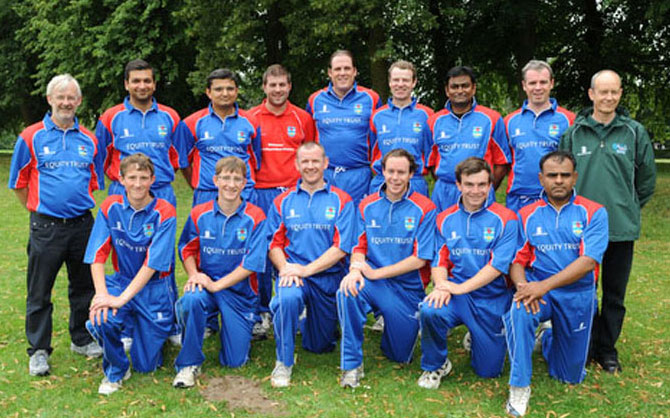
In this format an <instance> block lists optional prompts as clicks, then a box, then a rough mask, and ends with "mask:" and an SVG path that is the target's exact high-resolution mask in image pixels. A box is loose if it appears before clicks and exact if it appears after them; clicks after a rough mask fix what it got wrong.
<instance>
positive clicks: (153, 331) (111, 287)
mask: <svg viewBox="0 0 670 418" xmlns="http://www.w3.org/2000/svg"><path fill="white" fill-rule="evenodd" d="M129 283H130V280H129V279H126V278H122V277H119V276H118V275H112V276H108V277H107V291H108V292H109V294H111V295H113V296H118V295H120V294H121V293H122V292H123V290H124V289H125V288H126V287H127V286H128V284H129ZM173 323H174V299H173V298H172V292H171V291H170V284H169V282H168V280H167V278H166V279H154V280H151V281H149V282H148V283H147V284H146V286H144V288H143V289H142V290H140V291H139V292H138V293H137V294H136V295H135V297H133V298H132V299H131V300H130V301H129V302H128V303H126V304H125V305H124V306H123V307H121V309H119V310H118V311H117V313H116V315H112V312H111V311H109V314H108V317H107V322H103V323H102V325H98V324H96V325H93V324H92V323H91V321H90V320H89V321H87V322H86V328H87V329H88V331H89V332H90V333H91V335H92V336H93V338H95V340H96V341H97V342H98V344H100V346H101V347H102V351H103V355H102V369H103V372H104V373H105V376H107V379H109V381H110V382H118V381H119V380H121V379H122V378H123V376H124V375H125V374H126V371H127V370H128V368H129V367H130V362H129V361H128V356H127V355H126V353H125V351H124V350H123V343H122V342H121V334H122V333H123V331H124V329H125V328H126V326H130V327H131V329H132V334H131V335H132V337H133V345H132V347H131V348H130V358H131V359H132V360H133V369H135V370H137V371H138V372H142V373H148V372H151V371H154V370H156V368H158V367H160V366H161V365H162V364H163V354H162V352H161V349H162V347H163V343H164V342H165V340H166V339H167V337H168V335H169V334H170V331H171V329H172V324H173Z"/></svg>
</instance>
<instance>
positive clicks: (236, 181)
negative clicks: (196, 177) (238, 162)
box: [214, 170, 247, 204]
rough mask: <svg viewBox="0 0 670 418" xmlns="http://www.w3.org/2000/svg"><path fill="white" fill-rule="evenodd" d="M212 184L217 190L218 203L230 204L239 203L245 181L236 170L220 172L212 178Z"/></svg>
mask: <svg viewBox="0 0 670 418" xmlns="http://www.w3.org/2000/svg"><path fill="white" fill-rule="evenodd" d="M214 184H215V185H216V187H217V189H219V203H220V204H224V203H229V204H230V203H235V202H239V201H240V196H241V195H242V191H243V190H244V186H245V185H246V184H247V179H246V177H245V176H244V175H243V174H242V173H241V172H239V171H237V170H232V171H231V170H221V172H220V173H219V174H217V175H215V176H214Z"/></svg>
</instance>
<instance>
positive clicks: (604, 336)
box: [560, 70, 656, 373]
mask: <svg viewBox="0 0 670 418" xmlns="http://www.w3.org/2000/svg"><path fill="white" fill-rule="evenodd" d="M588 93H589V98H590V99H591V101H592V102H593V106H592V107H590V108H587V109H584V110H583V111H582V112H581V113H580V114H579V115H578V116H577V119H576V120H575V123H574V125H573V126H571V127H570V128H569V129H568V130H567V131H566V132H565V134H564V135H563V137H562V138H561V143H560V148H561V149H565V150H569V151H572V153H573V154H574V155H575V158H576V160H577V171H578V172H579V179H578V180H577V187H576V188H577V193H578V194H580V195H582V196H584V197H586V198H588V199H590V200H594V201H596V202H598V203H600V204H601V205H603V206H605V207H606V208H607V213H608V214H609V243H608V246H607V251H606V252H605V255H604V257H603V261H602V276H601V282H602V286H603V292H602V293H603V296H602V300H601V303H600V310H599V311H598V312H597V313H596V316H595V319H594V322H593V329H592V346H591V355H592V358H593V360H595V361H596V362H598V363H599V364H600V365H601V366H602V368H603V369H604V370H605V371H607V372H609V373H616V372H619V371H621V364H620V363H619V359H618V354H617V350H616V348H615V347H614V345H615V344H616V341H617V339H618V338H619V334H620V333H621V327H622V325H623V318H624V314H625V312H626V308H625V307H624V296H625V294H626V285H627V284H628V276H629V274H630V270H631V266H632V264H633V244H634V243H635V240H636V239H638V238H639V237H640V210H641V208H642V206H644V205H645V203H647V202H648V201H649V199H651V196H652V194H653V193H654V185H655V183H656V166H655V164H654V152H653V149H652V146H651V141H650V140H649V135H648V134H647V131H646V130H645V129H644V127H643V126H642V125H641V124H640V123H639V122H636V121H635V120H633V119H631V118H630V116H629V115H628V112H626V110H624V109H622V108H620V107H618V105H619V101H620V100H621V95H622V94H623V89H622V88H621V78H620V77H619V75H618V74H617V73H615V72H614V71H611V70H602V71H599V72H597V73H596V74H594V75H593V77H592V78H591V87H590V88H589V91H588Z"/></svg>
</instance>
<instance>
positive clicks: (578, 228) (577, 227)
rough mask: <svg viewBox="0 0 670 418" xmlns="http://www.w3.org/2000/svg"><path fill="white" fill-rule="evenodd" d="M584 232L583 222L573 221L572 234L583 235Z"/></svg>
mask: <svg viewBox="0 0 670 418" xmlns="http://www.w3.org/2000/svg"><path fill="white" fill-rule="evenodd" d="M583 232H584V224H583V223H582V221H573V222H572V233H573V234H575V235H576V236H580V235H582V233H583Z"/></svg>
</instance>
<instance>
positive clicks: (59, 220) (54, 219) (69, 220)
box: [33, 211, 91, 225]
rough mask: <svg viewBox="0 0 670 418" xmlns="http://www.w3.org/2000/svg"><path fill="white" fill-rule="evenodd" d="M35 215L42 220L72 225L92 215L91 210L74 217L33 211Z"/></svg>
mask: <svg viewBox="0 0 670 418" xmlns="http://www.w3.org/2000/svg"><path fill="white" fill-rule="evenodd" d="M33 215H34V216H35V217H36V218H37V219H41V220H44V221H49V222H53V223H57V224H61V225H72V224H76V223H79V222H83V221H84V220H86V219H87V218H89V217H90V216H91V212H90V211H86V212H85V213H84V214H83V215H79V216H75V217H74V218H57V217H55V216H50V215H45V214H43V213H38V212H33Z"/></svg>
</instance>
